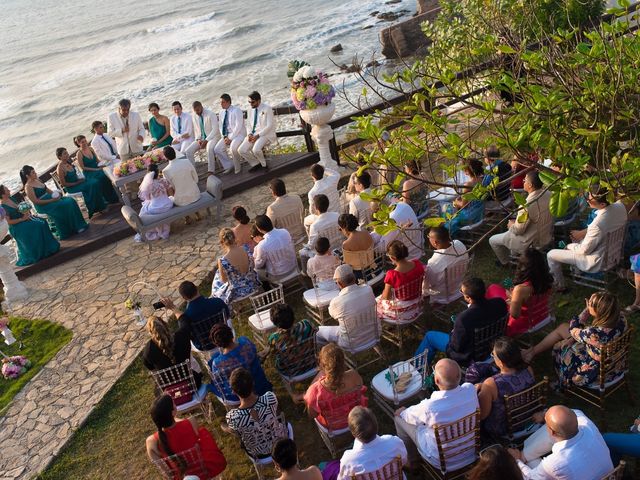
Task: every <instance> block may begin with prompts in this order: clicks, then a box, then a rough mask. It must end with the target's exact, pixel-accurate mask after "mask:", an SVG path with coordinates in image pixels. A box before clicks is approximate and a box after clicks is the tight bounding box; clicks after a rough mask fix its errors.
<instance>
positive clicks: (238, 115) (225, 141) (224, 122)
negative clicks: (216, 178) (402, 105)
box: [214, 93, 247, 173]
mask: <svg viewBox="0 0 640 480" xmlns="http://www.w3.org/2000/svg"><path fill="white" fill-rule="evenodd" d="M220 106H221V107H222V110H221V111H220V113H219V114H218V120H219V122H220V133H221V134H222V138H221V139H220V141H219V142H218V143H217V144H216V146H215V148H214V152H215V153H216V157H218V160H220V163H221V164H222V168H224V173H229V172H230V171H231V169H232V168H233V169H235V173H240V172H241V171H242V167H241V166H240V161H241V160H242V157H241V156H240V153H239V152H238V148H240V145H241V144H242V141H243V140H244V137H246V136H247V130H246V129H245V127H244V116H243V114H242V110H240V108H238V107H236V106H235V105H231V97H230V96H229V95H228V94H226V93H223V94H222V95H221V96H220ZM228 150H231V158H232V159H233V163H231V160H229V153H228Z"/></svg>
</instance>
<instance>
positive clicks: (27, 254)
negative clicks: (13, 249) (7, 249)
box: [0, 185, 60, 267]
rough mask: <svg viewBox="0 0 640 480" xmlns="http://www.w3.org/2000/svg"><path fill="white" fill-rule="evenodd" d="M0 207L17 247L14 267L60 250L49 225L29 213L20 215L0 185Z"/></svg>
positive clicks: (16, 203)
mask: <svg viewBox="0 0 640 480" xmlns="http://www.w3.org/2000/svg"><path fill="white" fill-rule="evenodd" d="M0 205H2V208H3V209H4V211H5V212H6V215H7V216H6V219H7V223H8V224H9V234H10V235H11V237H12V238H13V240H14V241H15V242H16V245H17V246H18V261H17V262H16V265H18V266H19V267H23V266H25V265H31V264H32V263H36V262H38V261H39V260H42V259H43V258H45V257H48V256H49V255H53V254H54V253H56V252H57V251H58V250H60V243H59V242H58V241H57V240H56V239H55V238H53V235H52V234H51V230H50V229H49V224H48V223H47V222H46V221H45V220H42V219H40V218H34V217H32V216H31V211H27V212H25V213H21V212H20V209H19V207H18V202H16V201H15V200H14V199H13V198H11V192H9V189H8V188H7V187H5V186H4V185H0Z"/></svg>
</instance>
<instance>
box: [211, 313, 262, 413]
mask: <svg viewBox="0 0 640 480" xmlns="http://www.w3.org/2000/svg"><path fill="white" fill-rule="evenodd" d="M211 341H212V342H213V344H214V345H215V346H216V347H218V349H219V350H218V351H216V352H214V353H213V355H211V359H210V360H209V368H211V371H212V372H213V373H214V374H216V373H220V374H221V378H220V380H221V384H220V385H216V382H214V383H211V384H210V386H209V389H210V390H211V392H212V393H213V394H214V395H215V396H216V397H219V398H220V397H224V398H225V399H227V400H230V401H238V397H237V396H236V395H235V394H234V393H232V391H231V387H230V385H229V383H228V382H229V375H231V372H233V371H234V370H235V369H236V368H240V367H242V368H246V369H247V370H249V372H251V377H252V378H253V382H254V384H255V392H256V393H257V394H258V395H263V394H265V393H266V392H270V391H272V390H273V385H271V382H269V380H268V379H267V376H266V375H265V373H264V370H263V369H262V365H260V357H259V356H258V350H257V349H256V346H255V344H254V343H253V342H251V340H249V339H248V338H247V337H238V338H237V339H236V340H235V341H234V339H233V330H231V328H229V326H228V325H224V324H220V325H216V326H214V327H213V328H212V329H211Z"/></svg>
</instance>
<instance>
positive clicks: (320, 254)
mask: <svg viewBox="0 0 640 480" xmlns="http://www.w3.org/2000/svg"><path fill="white" fill-rule="evenodd" d="M330 247H331V245H330V243H329V239H328V238H326V237H319V238H318V239H317V240H316V243H315V253H316V254H315V255H314V256H313V257H311V258H310V259H309V262H308V263H307V275H308V276H309V277H310V278H315V282H316V283H317V284H318V287H320V288H322V289H324V290H335V289H337V288H338V286H337V285H336V282H335V280H334V279H333V274H334V273H335V271H336V268H338V266H339V265H340V259H339V258H338V257H337V256H336V255H335V254H334V253H333V252H332V251H331V249H330Z"/></svg>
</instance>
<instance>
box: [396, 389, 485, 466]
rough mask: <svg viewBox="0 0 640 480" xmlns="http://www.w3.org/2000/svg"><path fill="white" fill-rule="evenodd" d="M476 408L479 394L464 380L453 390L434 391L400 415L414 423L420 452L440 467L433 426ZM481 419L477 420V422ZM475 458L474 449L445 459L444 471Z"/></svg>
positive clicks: (454, 419)
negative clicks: (429, 396)
mask: <svg viewBox="0 0 640 480" xmlns="http://www.w3.org/2000/svg"><path fill="white" fill-rule="evenodd" d="M477 408H479V406H478V394H477V392H476V389H475V387H474V386H473V385H472V384H470V383H463V384H462V385H460V386H458V387H456V388H454V389H453V390H440V391H437V392H433V393H432V394H431V398H428V399H425V400H423V401H421V402H420V403H419V404H417V405H413V406H412V407H409V408H407V409H406V410H403V411H402V412H401V413H400V417H401V418H402V419H403V420H404V421H405V422H407V423H409V424H410V425H416V426H417V428H416V440H417V445H416V446H417V447H418V451H419V452H420V455H422V457H423V458H424V459H425V460H427V461H428V462H429V463H430V464H431V465H434V466H435V467H437V468H440V460H439V455H438V447H437V445H436V436H435V432H434V430H433V426H434V425H436V424H438V425H442V424H445V423H451V422H455V421H456V420H460V419H461V418H463V417H466V416H467V415H470V414H472V413H473V412H475V411H476V409H477ZM479 420H480V419H478V421H479ZM474 460H475V455H474V452H473V450H469V451H466V452H464V453H463V454H461V455H457V456H455V457H450V458H448V459H447V470H457V469H458V468H462V467H464V466H466V465H469V464H470V463H471V462H473V461H474Z"/></svg>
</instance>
